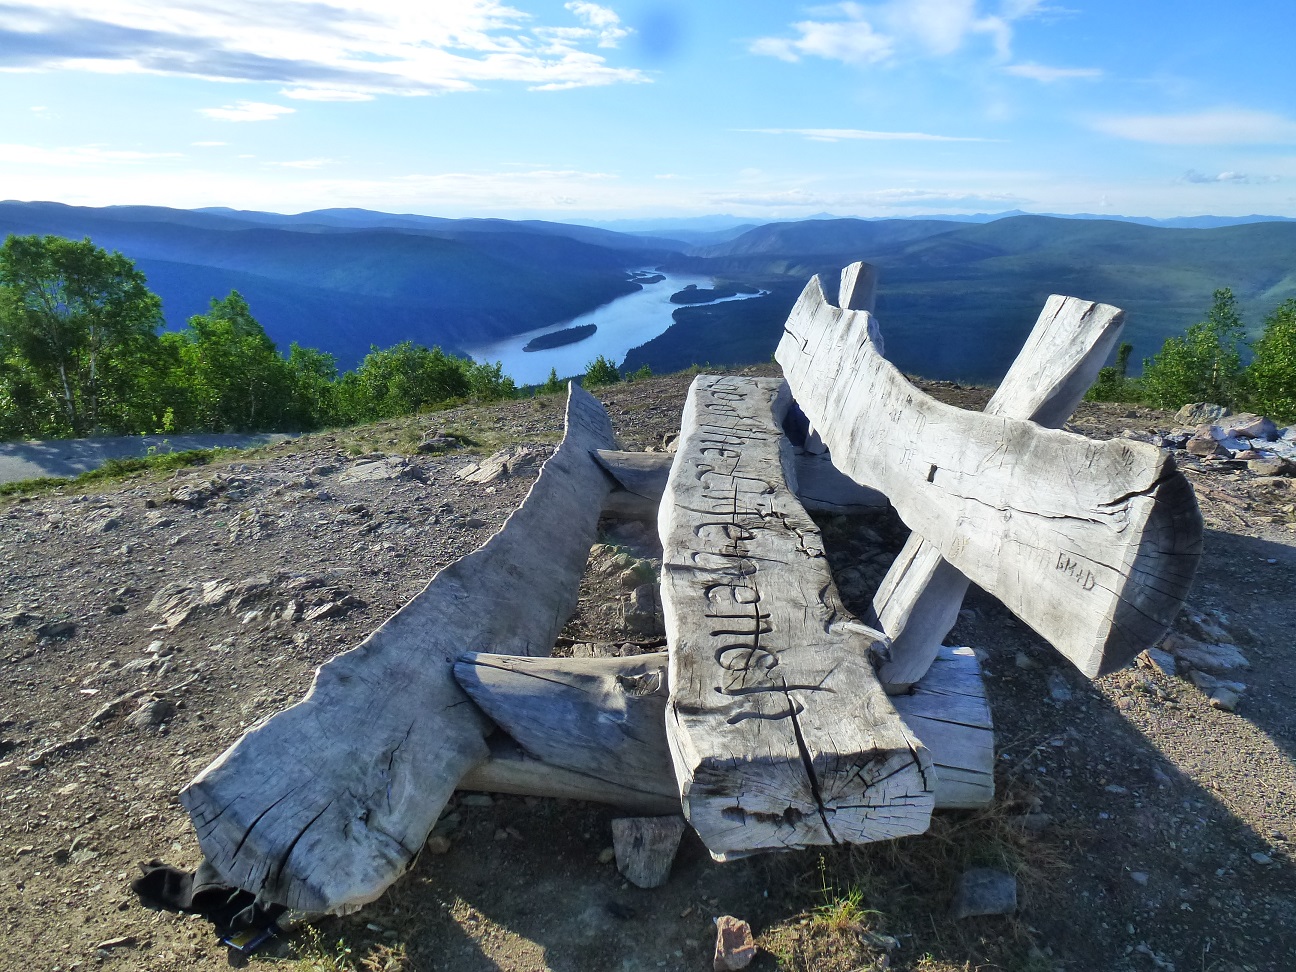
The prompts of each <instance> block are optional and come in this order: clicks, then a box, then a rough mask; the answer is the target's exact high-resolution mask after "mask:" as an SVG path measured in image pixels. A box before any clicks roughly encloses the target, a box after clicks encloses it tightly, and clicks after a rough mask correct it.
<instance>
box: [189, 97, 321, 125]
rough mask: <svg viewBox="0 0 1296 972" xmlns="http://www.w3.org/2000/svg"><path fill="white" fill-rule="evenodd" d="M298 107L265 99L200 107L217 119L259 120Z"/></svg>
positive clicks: (207, 114) (268, 119)
mask: <svg viewBox="0 0 1296 972" xmlns="http://www.w3.org/2000/svg"><path fill="white" fill-rule="evenodd" d="M296 110H297V109H296V108H289V107H287V106H286V105H272V104H269V103H267V102H264V101H240V102H238V103H237V104H233V105H225V106H224V107H223V108H199V109H198V111H199V113H200V114H203V115H206V116H207V117H208V118H215V119H216V120H217V121H227V122H258V121H274V120H275V119H276V118H278V117H280V116H281V115H291V114H292V113H293V112H295V111H296Z"/></svg>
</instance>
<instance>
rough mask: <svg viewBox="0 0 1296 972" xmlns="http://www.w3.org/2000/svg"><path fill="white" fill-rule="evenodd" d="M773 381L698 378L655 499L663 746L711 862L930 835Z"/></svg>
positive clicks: (915, 761)
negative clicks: (798, 488) (845, 603)
mask: <svg viewBox="0 0 1296 972" xmlns="http://www.w3.org/2000/svg"><path fill="white" fill-rule="evenodd" d="M789 401H790V400H789V398H788V396H787V389H786V386H785V385H784V383H783V382H781V381H779V380H777V379H758V378H744V377H716V376H712V375H703V376H699V377H698V378H697V379H696V380H695V381H694V382H693V385H692V387H691V388H690V390H689V395H688V400H687V402H686V403H685V406H684V416H683V422H682V426H681V433H680V440H679V450H678V452H677V454H676V457H675V462H674V465H673V466H672V468H671V473H670V478H669V480H668V483H667V488H666V495H665V497H664V499H663V502H662V506H661V518H660V524H659V526H660V531H661V539H662V547H663V550H664V554H663V558H662V607H663V612H664V614H665V620H666V631H667V641H668V644H669V651H670V678H669V681H670V700H669V703H668V705H667V710H666V736H667V740H668V742H669V744H670V751H671V758H672V761H673V764H674V767H675V775H676V778H677V780H678V783H679V787H680V796H681V800H682V802H683V805H684V811H685V816H686V817H687V818H688V820H689V823H691V824H692V825H693V827H694V829H695V830H697V832H698V834H699V835H700V836H701V838H702V840H703V842H704V843H705V844H706V845H707V847H708V849H709V850H710V851H711V854H712V856H713V857H715V858H717V859H718V860H726V859H729V858H732V857H739V856H743V855H746V854H750V853H755V852H759V851H768V850H780V849H789V848H799V847H805V846H809V845H815V844H832V843H864V842H867V841H871V840H882V839H887V838H892V837H900V836H904V835H907V834H915V833H921V832H923V831H924V830H926V829H927V826H928V824H929V822H930V815H931V809H932V802H933V798H932V789H933V787H934V785H935V779H934V776H933V775H932V771H931V761H930V757H929V755H928V754H927V751H926V750H925V749H924V748H923V746H922V744H921V743H920V742H918V740H917V739H916V738H915V737H914V736H913V735H912V734H911V733H910V732H909V731H908V730H907V729H906V728H905V726H904V724H903V723H902V722H901V721H900V717H899V716H898V715H897V714H896V711H895V709H894V707H893V706H892V704H891V702H890V701H889V700H888V699H887V696H886V694H885V693H884V692H883V691H882V688H881V685H880V684H879V683H878V681H877V677H876V675H875V674H874V672H873V667H872V664H871V662H870V659H869V653H870V650H871V649H872V648H873V647H874V645H875V644H876V642H877V641H878V640H879V639H880V638H881V635H880V634H879V633H878V632H875V631H871V630H870V629H868V628H865V627H864V626H863V625H860V624H859V623H858V622H854V621H853V619H850V618H849V616H848V615H846V613H845V611H844V609H843V608H842V607H841V606H840V603H839V601H838V597H837V590H836V587H835V585H834V584H833V582H832V576H831V573H830V572H829V569H828V564H827V560H826V559H825V558H824V554H823V546H822V542H821V538H820V536H819V532H818V530H817V529H816V528H815V525H814V523H813V521H812V520H811V519H810V517H809V515H808V514H807V513H806V512H805V509H804V508H803V507H802V506H801V504H800V503H799V502H798V501H797V499H796V496H795V495H794V489H793V488H792V484H791V483H789V482H788V477H789V475H791V476H794V475H795V464H794V462H793V457H792V445H791V443H790V442H789V441H788V440H787V438H786V436H784V435H783V434H782V430H781V422H782V419H783V415H784V413H785V412H786V409H787V405H788V403H789Z"/></svg>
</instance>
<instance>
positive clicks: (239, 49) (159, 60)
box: [0, 0, 650, 101]
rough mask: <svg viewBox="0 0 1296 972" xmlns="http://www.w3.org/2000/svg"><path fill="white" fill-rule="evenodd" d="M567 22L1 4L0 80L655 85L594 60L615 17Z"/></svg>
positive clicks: (507, 15) (181, 3)
mask: <svg viewBox="0 0 1296 972" xmlns="http://www.w3.org/2000/svg"><path fill="white" fill-rule="evenodd" d="M563 16H565V17H569V18H570V20H569V21H568V22H567V23H565V24H564V23H556V24H543V23H539V22H538V21H537V19H536V18H535V17H532V16H531V15H530V14H527V13H524V12H522V11H520V10H517V9H515V8H513V7H510V6H507V5H506V4H504V3H502V2H500V0H436V2H435V3H422V4H414V3H409V2H407V0H367V2H366V3H364V4H356V3H351V2H350V0H279V2H269V3H267V2H264V0H224V2H222V3H219V4H217V3H211V2H210V0H171V2H168V3H157V2H155V0H39V2H37V0H14V2H11V3H8V4H5V5H3V6H0V31H3V32H4V33H5V45H4V48H3V49H0V70H2V69H9V70H21V71H41V70H82V71H94V72H101V73H129V72H136V73H141V72H142V73H151V74H167V75H183V76H189V77H198V78H205V79H211V80H220V81H247V82H263V83H264V82H269V83H279V84H282V85H285V86H286V89H287V91H288V92H290V94H289V95H288V96H289V97H294V98H301V99H310V98H312V97H313V98H314V100H334V101H336V100H343V99H344V98H346V97H351V98H355V97H357V96H362V97H371V96H374V95H380V94H406V95H413V94H437V93H445V92H452V91H464V90H471V89H473V88H475V87H477V86H478V85H479V84H482V83H487V82H494V81H513V82H521V83H524V84H528V85H531V86H534V87H543V88H546V89H553V88H561V87H578V86H581V85H587V84H589V85H595V84H613V83H622V82H644V81H648V80H650V79H649V78H648V77H647V75H645V74H644V73H643V72H641V71H639V70H637V69H634V68H623V67H615V66H612V65H610V64H608V63H607V60H606V59H605V58H604V57H603V56H601V55H599V54H596V53H594V51H595V50H597V49H600V48H612V47H615V46H616V45H617V43H618V42H619V41H620V40H621V39H622V38H623V37H625V36H627V35H628V34H629V33H630V31H629V29H628V28H626V27H625V26H624V25H622V24H621V22H620V19H619V18H618V17H617V15H616V13H615V12H614V11H613V10H611V9H610V8H608V7H604V6H601V5H599V4H596V3H590V2H583V0H580V2H573V3H569V4H567V8H566V10H565V11H564V13H563V14H560V17H563ZM311 92H314V93H315V94H313V95H312V94H311Z"/></svg>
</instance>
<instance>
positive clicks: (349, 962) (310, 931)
mask: <svg viewBox="0 0 1296 972" xmlns="http://www.w3.org/2000/svg"><path fill="white" fill-rule="evenodd" d="M292 951H293V953H294V956H293V958H291V959H285V960H281V961H277V962H275V963H274V964H275V965H277V966H279V967H281V968H284V969H286V970H289V972H404V970H405V969H407V968H409V959H408V957H407V956H406V954H405V947H404V946H403V945H394V946H393V945H375V946H373V947H372V948H370V949H369V951H368V952H367V953H366V954H365V955H362V956H360V957H359V958H357V957H356V956H355V954H354V949H353V948H352V947H351V946H350V945H349V944H347V942H346V940H345V939H341V938H340V939H338V940H337V942H335V943H333V944H329V943H328V942H325V941H324V936H323V935H322V934H321V933H320V931H319V930H318V929H317V928H314V927H312V926H309V925H308V926H306V928H304V929H303V930H302V933H301V935H300V936H299V937H298V938H297V940H296V941H294V942H293V943H292Z"/></svg>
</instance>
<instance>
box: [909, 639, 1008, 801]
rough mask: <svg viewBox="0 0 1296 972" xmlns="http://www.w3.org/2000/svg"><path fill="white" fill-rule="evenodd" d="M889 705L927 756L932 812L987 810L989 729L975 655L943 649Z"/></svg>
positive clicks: (990, 774)
mask: <svg viewBox="0 0 1296 972" xmlns="http://www.w3.org/2000/svg"><path fill="white" fill-rule="evenodd" d="M891 701H892V703H894V705H895V707H896V711H897V712H899V713H900V718H902V719H904V722H905V725H906V726H908V727H909V729H910V731H911V732H913V734H914V735H916V736H917V737H918V738H919V739H921V740H922V742H923V745H924V746H926V747H927V751H928V752H929V753H931V757H932V766H933V769H934V770H935V773H936V807H937V809H940V810H970V809H975V808H976V807H984V806H986V805H987V804H989V803H990V801H991V800H992V799H993V798H994V762H995V754H994V723H993V720H992V719H991V717H990V703H989V702H988V701H987V699H986V694H985V679H984V677H983V675H982V673H981V663H980V662H979V661H977V657H976V653H975V652H974V651H973V650H972V649H971V648H950V647H944V646H942V647H941V648H940V649H939V652H938V654H937V656H936V658H935V660H934V661H933V662H932V664H931V667H930V668H929V669H928V671H927V674H926V675H924V676H923V677H922V680H921V681H919V682H918V684H916V685H915V686H913V688H912V690H911V691H910V693H909V694H907V695H896V696H893V697H892V699H891Z"/></svg>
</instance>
